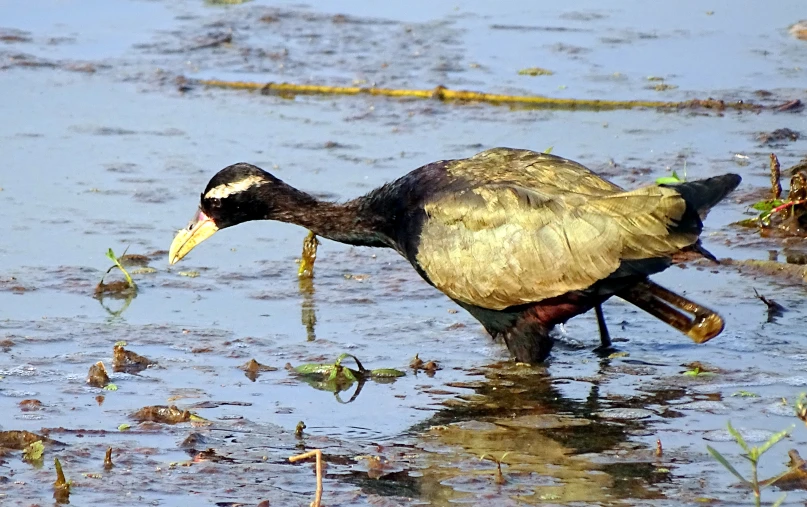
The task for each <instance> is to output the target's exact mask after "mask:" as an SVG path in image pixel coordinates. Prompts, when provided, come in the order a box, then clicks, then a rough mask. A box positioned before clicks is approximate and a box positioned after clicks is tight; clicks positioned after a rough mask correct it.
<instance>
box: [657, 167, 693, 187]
mask: <svg viewBox="0 0 807 507" xmlns="http://www.w3.org/2000/svg"><path fill="white" fill-rule="evenodd" d="M684 174H686V173H684ZM684 181H686V176H684V177H683V178H681V177H679V176H678V173H677V172H675V170H673V172H672V174H671V175H670V176H662V177H661V178H656V185H675V184H676V183H683V182H684Z"/></svg>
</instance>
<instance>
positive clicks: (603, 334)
mask: <svg viewBox="0 0 807 507" xmlns="http://www.w3.org/2000/svg"><path fill="white" fill-rule="evenodd" d="M594 312H595V313H596V314H597V327H599V328H600V346H599V347H597V350H608V349H610V348H611V335H610V334H609V333H608V326H606V325H605V316H604V315H603V313H602V303H598V304H597V305H596V306H595V307H594Z"/></svg>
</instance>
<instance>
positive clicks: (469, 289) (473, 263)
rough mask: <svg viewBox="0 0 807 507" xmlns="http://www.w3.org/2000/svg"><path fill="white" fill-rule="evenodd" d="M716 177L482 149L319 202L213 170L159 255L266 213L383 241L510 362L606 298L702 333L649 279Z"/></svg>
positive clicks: (541, 347) (723, 184) (528, 357)
mask: <svg viewBox="0 0 807 507" xmlns="http://www.w3.org/2000/svg"><path fill="white" fill-rule="evenodd" d="M740 180H741V178H740V176H738V175H736V174H724V175H722V176H716V177H713V178H708V179H704V180H698V181H692V182H685V183H678V184H666V185H649V186H645V187H642V188H639V189H636V190H630V191H626V190H624V189H622V188H620V187H618V186H617V185H615V184H613V183H611V182H609V181H607V180H605V179H603V178H601V177H600V176H598V175H597V174H595V173H594V172H592V171H590V170H588V169H586V168H585V167H583V166H582V165H580V164H578V163H576V162H572V161H571V160H566V159H564V158H561V157H557V156H554V155H548V154H545V153H536V152H533V151H528V150H516V149H510V148H495V149H491V150H487V151H483V152H481V153H478V154H477V155H475V156H473V157H470V158H466V159H459V160H441V161H439V162H434V163H431V164H428V165H425V166H423V167H420V168H418V169H415V170H414V171H412V172H410V173H409V174H407V175H405V176H403V177H402V178H400V179H398V180H396V181H393V182H391V183H388V184H386V185H384V186H382V187H380V188H377V189H375V190H373V191H372V192H370V193H368V194H367V195H364V196H362V197H359V198H357V199H354V200H352V201H348V202H345V203H334V202H326V201H322V200H319V199H316V198H315V197H313V196H311V195H309V194H307V193H305V192H302V191H300V190H297V189H296V188H294V187H292V186H289V185H287V184H286V183H284V182H282V181H281V180H279V179H278V178H276V177H274V176H272V175H271V174H269V173H267V172H266V171H263V170H262V169H260V168H258V167H255V166H253V165H250V164H245V163H239V164H234V165H231V166H229V167H226V168H224V169H222V170H221V171H219V172H218V174H216V175H215V176H213V178H212V179H211V180H210V182H209V183H208V185H207V188H205V191H204V192H203V193H202V197H201V203H200V206H199V211H198V213H197V214H196V216H195V218H194V219H193V221H192V222H191V223H190V224H189V225H188V227H187V228H186V229H184V230H181V231H180V232H179V233H178V234H177V236H176V237H175V238H174V241H173V243H172V244H171V250H170V254H169V261H170V262H171V263H172V264H173V263H175V262H177V261H179V260H180V259H182V258H183V257H184V256H185V255H187V254H188V252H190V251H191V250H192V249H193V248H194V247H195V246H196V245H198V244H199V243H200V242H202V241H204V240H205V239H207V238H209V237H210V236H211V235H212V234H213V233H215V232H216V231H218V230H219V229H224V228H225V227H231V226H233V225H238V224H240V223H242V222H247V221H249V220H279V221H281V222H289V223H293V224H298V225H301V226H303V227H306V228H308V229H310V230H311V231H313V232H314V233H316V234H317V235H319V236H322V237H324V238H328V239H331V240H334V241H339V242H341V243H347V244H350V245H359V246H373V247H386V248H393V249H395V250H396V251H397V252H398V253H400V254H401V255H403V256H404V257H405V258H406V259H407V260H408V261H409V262H410V263H411V264H412V266H413V267H414V268H415V270H417V272H418V273H419V274H420V276H422V277H423V279H424V280H426V281H427V282H428V283H430V284H431V285H433V286H434V287H436V288H437V289H439V290H440V291H442V292H443V293H445V294H446V295H447V296H448V297H450V298H451V299H453V300H454V301H455V302H456V303H457V304H459V305H460V306H461V307H463V308H465V309H466V310H467V311H468V312H470V313H471V315H473V316H474V317H475V318H476V319H478V320H479V321H480V322H481V323H482V325H483V326H484V327H485V329H486V330H487V331H488V332H489V333H490V334H491V335H492V336H494V337H497V336H500V337H502V339H503V340H504V342H505V343H506V344H507V347H508V348H509V349H510V351H511V353H512V354H513V355H514V356H515V357H516V359H517V360H518V361H522V362H529V363H536V362H541V361H543V360H544V359H546V357H547V355H548V354H549V351H550V349H551V348H552V342H553V340H552V338H551V337H550V336H549V331H550V330H551V329H552V327H553V326H554V325H555V324H559V323H563V322H566V321H567V320H568V319H570V318H571V317H574V316H576V315H579V314H581V313H584V312H587V311H588V310H591V309H592V308H595V309H596V310H597V320H598V323H599V325H600V332H601V340H602V345H603V346H608V345H610V339H609V338H608V333H607V329H606V327H605V323H604V320H603V318H602V311H601V308H600V305H601V303H602V302H603V301H605V300H606V299H608V298H610V297H611V296H618V297H620V298H622V299H624V300H626V301H629V302H630V303H633V304H635V305H636V306H638V307H639V308H641V309H643V310H645V311H647V312H648V313H650V314H651V315H653V316H655V317H657V318H659V319H661V320H662V321H664V322H666V323H667V324H670V325H671V326H673V327H675V328H676V329H678V330H680V331H682V332H684V333H686V334H687V335H689V336H690V337H691V338H692V339H693V340H695V341H696V342H703V341H706V340H709V339H711V338H712V337H714V336H716V335H717V334H719V333H720V332H721V331H722V330H723V319H722V318H720V316H719V315H717V314H716V313H714V312H712V311H711V310H709V309H707V308H705V307H703V306H700V305H698V304H696V303H694V302H692V301H689V300H687V299H686V298H684V297H682V296H679V295H677V294H675V293H673V292H671V291H669V290H667V289H664V288H663V287H661V286H659V285H657V284H655V283H653V282H651V281H650V280H649V279H648V278H647V277H648V276H649V275H652V274H653V273H658V272H660V271H663V270H664V269H666V268H667V267H669V266H670V264H671V262H672V256H673V254H675V253H677V252H679V251H681V250H695V251H697V252H700V253H702V254H704V255H707V256H708V255H709V254H708V252H706V251H705V250H703V249H702V247H700V241H699V239H698V236H699V234H700V233H701V229H702V223H701V219H702V218H703V217H704V216H705V215H706V213H707V212H708V211H709V209H710V208H712V207H713V206H714V205H715V204H717V203H718V202H720V200H721V199H723V198H724V197H725V196H726V195H727V194H728V193H729V192H731V191H732V190H734V188H736V187H737V185H739V183H740Z"/></svg>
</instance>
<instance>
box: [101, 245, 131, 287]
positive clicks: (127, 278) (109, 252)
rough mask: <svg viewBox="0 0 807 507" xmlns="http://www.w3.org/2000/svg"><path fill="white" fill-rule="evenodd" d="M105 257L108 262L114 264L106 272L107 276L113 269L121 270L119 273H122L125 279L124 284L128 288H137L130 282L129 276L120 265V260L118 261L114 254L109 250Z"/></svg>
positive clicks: (124, 253)
mask: <svg viewBox="0 0 807 507" xmlns="http://www.w3.org/2000/svg"><path fill="white" fill-rule="evenodd" d="M123 255H126V252H125V251H124V252H123ZM106 256H107V258H109V260H111V261H112V262H113V263H114V264H115V265H114V266H112V267H111V268H109V269H108V270H107V271H106V272H107V274H109V272H110V271H112V269H113V268H118V269H120V270H121V273H123V276H124V278H126V283H128V284H129V287H131V288H133V289H134V288H137V285H136V284H135V283H134V280H132V277H131V275H129V272H128V271H126V268H124V267H123V264H121V263H120V259H118V257H117V256H116V255H115V252H113V251H112V249H111V248H110V249H109V250H107V251H106Z"/></svg>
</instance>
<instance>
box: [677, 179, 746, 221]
mask: <svg viewBox="0 0 807 507" xmlns="http://www.w3.org/2000/svg"><path fill="white" fill-rule="evenodd" d="M741 181H742V178H741V177H740V175H738V174H732V173H727V174H723V175H720V176H714V177H712V178H706V179H703V180H695V181H687V182H685V183H675V184H669V185H664V186H665V187H670V188H674V189H675V191H676V192H678V193H679V194H681V197H683V198H684V201H686V203H687V208H688V209H691V210H693V211H695V212H696V213H697V214H698V215H700V217H701V218H703V217H705V216H706V213H708V212H709V210H710V209H712V207H713V206H714V205H715V204H717V203H719V202H720V201H722V200H723V198H724V197H726V196H727V195H728V194H729V193H730V192H731V191H732V190H734V189H735V188H737V185H739V184H740V182H741Z"/></svg>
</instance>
